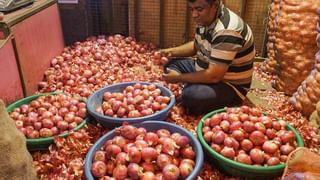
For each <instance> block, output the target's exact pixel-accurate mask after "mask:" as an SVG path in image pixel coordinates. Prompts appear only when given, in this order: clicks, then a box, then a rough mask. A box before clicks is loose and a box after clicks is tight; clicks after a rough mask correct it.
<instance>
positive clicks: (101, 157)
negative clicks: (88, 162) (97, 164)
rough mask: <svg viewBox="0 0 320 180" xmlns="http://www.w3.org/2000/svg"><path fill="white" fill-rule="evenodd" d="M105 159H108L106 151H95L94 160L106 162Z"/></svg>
mask: <svg viewBox="0 0 320 180" xmlns="http://www.w3.org/2000/svg"><path fill="white" fill-rule="evenodd" d="M105 160H106V154H105V151H101V150H98V151H96V152H95V153H94V156H93V161H103V162H104V161H105Z"/></svg>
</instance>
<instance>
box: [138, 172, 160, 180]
mask: <svg viewBox="0 0 320 180" xmlns="http://www.w3.org/2000/svg"><path fill="white" fill-rule="evenodd" d="M155 178H156V176H155V175H154V173H153V172H151V171H146V172H145V173H143V174H142V176H141V178H140V179H141V180H149V179H155Z"/></svg>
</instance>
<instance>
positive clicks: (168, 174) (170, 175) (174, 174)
mask: <svg viewBox="0 0 320 180" xmlns="http://www.w3.org/2000/svg"><path fill="white" fill-rule="evenodd" d="M162 175H163V178H164V179H172V180H176V179H178V178H179V176H180V170H179V168H178V167H177V166H176V165H174V164H168V165H166V166H165V167H164V168H163V170H162Z"/></svg>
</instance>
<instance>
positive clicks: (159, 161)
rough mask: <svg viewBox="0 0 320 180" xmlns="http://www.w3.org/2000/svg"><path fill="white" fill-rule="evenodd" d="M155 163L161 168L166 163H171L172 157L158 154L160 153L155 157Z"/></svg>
mask: <svg viewBox="0 0 320 180" xmlns="http://www.w3.org/2000/svg"><path fill="white" fill-rule="evenodd" d="M156 163H157V166H158V167H159V168H160V169H163V168H164V167H165V166H166V165H168V164H171V163H172V158H171V156H169V155H167V154H160V155H159V156H158V157H157V161H156Z"/></svg>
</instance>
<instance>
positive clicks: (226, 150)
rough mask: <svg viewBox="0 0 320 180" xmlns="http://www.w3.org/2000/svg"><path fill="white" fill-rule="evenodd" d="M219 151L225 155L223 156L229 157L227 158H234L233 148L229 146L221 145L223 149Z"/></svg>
mask: <svg viewBox="0 0 320 180" xmlns="http://www.w3.org/2000/svg"><path fill="white" fill-rule="evenodd" d="M220 153H221V154H222V155H223V156H225V157H227V158H229V159H232V160H233V159H234V157H235V155H236V153H235V151H234V149H233V148H231V147H227V146H225V147H223V149H222V150H221V152H220Z"/></svg>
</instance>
